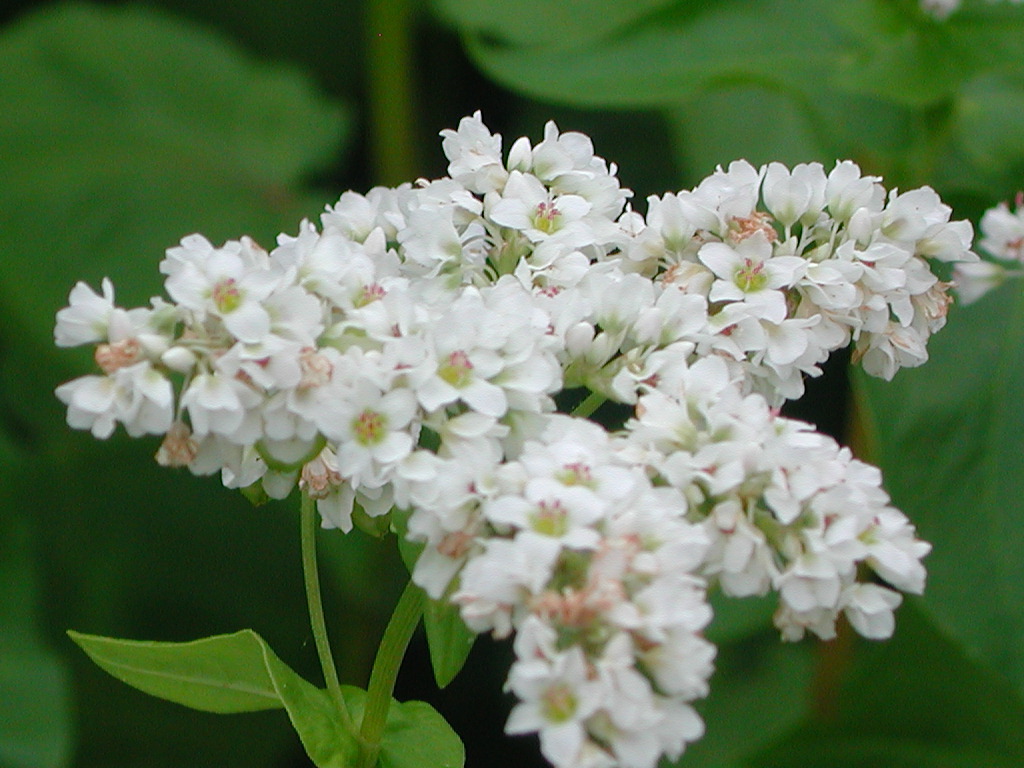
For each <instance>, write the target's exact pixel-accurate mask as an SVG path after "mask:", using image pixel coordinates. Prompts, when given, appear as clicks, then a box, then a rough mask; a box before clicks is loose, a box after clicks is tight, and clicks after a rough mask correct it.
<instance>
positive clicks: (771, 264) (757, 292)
mask: <svg viewBox="0 0 1024 768" xmlns="http://www.w3.org/2000/svg"><path fill="white" fill-rule="evenodd" d="M697 257H698V258H699V259H700V260H701V262H703V263H704V264H705V265H706V266H707V267H708V269H710V270H711V271H712V272H714V273H715V276H716V277H718V280H716V281H715V283H714V284H713V285H712V286H711V292H710V294H709V295H708V298H709V300H711V301H740V302H743V304H744V305H745V306H746V307H748V308H749V310H750V312H751V314H752V315H753V316H755V317H758V318H763V319H765V320H769V321H771V322H773V323H781V322H782V321H783V320H785V319H786V296H785V294H784V293H783V292H782V291H781V290H780V289H783V288H789V287H790V286H792V285H793V284H794V283H795V282H796V281H797V279H799V277H800V273H801V270H802V269H803V267H804V264H805V262H804V260H803V259H800V258H797V257H795V256H778V257H773V256H772V246H771V243H769V242H768V239H767V238H766V237H764V236H763V235H761V234H757V235H754V236H753V237H749V238H746V239H745V240H742V241H741V242H739V243H737V244H736V245H735V246H729V245H726V244H725V243H708V244H707V245H705V246H704V247H702V248H701V249H700V251H699V252H698V253H697Z"/></svg>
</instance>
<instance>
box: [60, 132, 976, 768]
mask: <svg viewBox="0 0 1024 768" xmlns="http://www.w3.org/2000/svg"><path fill="white" fill-rule="evenodd" d="M442 136H443V146H444V151H445V153H446V155H447V157H448V158H449V160H450V165H449V173H450V176H449V177H447V178H444V179H440V180H436V181H429V182H428V181H419V182H417V183H416V184H406V185H402V186H399V187H397V188H393V189H385V188H377V189H374V190H371V191H370V192H369V193H368V194H367V195H365V196H364V195H359V194H356V193H352V192H347V193H345V194H344V195H342V197H341V199H340V200H339V201H338V202H337V203H336V204H335V205H333V206H330V207H328V208H327V210H326V211H325V213H324V214H323V215H322V216H321V221H320V227H316V226H314V225H313V224H311V223H309V222H303V223H302V224H301V225H300V228H299V232H298V233H297V234H296V235H294V236H289V235H281V236H280V237H279V238H278V243H277V245H276V247H275V248H273V249H272V250H271V251H269V252H268V251H266V250H264V249H263V248H261V247H260V246H259V245H258V244H256V243H255V242H254V241H252V240H251V239H249V238H244V237H243V238H241V239H240V240H238V241H231V242H228V243H226V244H224V245H222V246H215V245H213V244H211V243H210V242H208V241H207V240H206V239H205V238H203V237H202V236H200V235H191V236H189V237H186V238H185V239H184V240H182V242H181V244H180V245H179V246H176V247H174V248H171V249H170V250H168V251H167V255H166V258H165V259H164V260H163V262H161V265H160V269H161V272H163V274H164V275H165V276H166V282H165V288H166V292H167V295H168V297H169V298H170V301H167V300H164V299H153V300H152V302H151V306H150V307H146V308H138V309H130V310H125V309H121V308H119V307H117V306H116V304H115V302H114V292H113V287H112V285H111V284H110V282H109V281H108V280H104V281H103V285H102V290H101V292H100V293H96V292H94V291H93V290H92V289H91V288H89V287H88V286H86V285H84V284H81V283H79V284H78V285H77V286H76V287H75V288H74V289H73V290H72V292H71V299H70V306H69V307H67V308H65V309H63V310H61V312H60V313H58V317H57V328H56V340H57V343H58V344H59V345H61V346H72V345H79V344H95V345H96V352H95V359H96V363H97V366H98V368H99V370H100V371H101V372H102V373H101V374H96V375H92V376H85V377H82V378H79V379H76V380H75V381H72V382H69V383H67V384H64V385H62V386H61V387H60V388H58V390H57V394H58V396H59V397H60V398H61V399H62V400H63V401H64V402H65V403H66V404H67V405H68V422H69V424H71V425H72V426H74V427H77V428H83V429H90V430H91V431H92V432H93V434H95V435H96V436H97V437H107V436H109V435H110V434H111V433H112V432H113V430H114V429H115V426H116V424H117V423H121V424H123V425H124V427H125V428H126V430H127V431H128V432H129V433H130V434H132V435H141V434H158V435H163V436H164V439H163V443H162V445H161V447H160V449H159V452H158V454H157V458H158V460H159V461H160V462H161V463H162V464H166V465H171V466H188V467H189V468H190V469H191V470H192V471H193V472H196V473H200V474H205V473H212V472H217V471H219V472H220V473H221V476H222V478H223V481H224V483H225V485H227V486H229V487H234V488H249V489H252V488H258V489H260V491H261V492H262V493H265V494H267V495H269V496H271V497H275V498H283V497H284V496H286V495H288V494H289V493H290V492H291V491H292V489H293V488H294V487H295V486H296V485H299V486H301V487H302V488H303V489H304V490H305V492H307V493H308V494H310V495H311V496H313V497H314V498H316V499H317V503H318V508H319V510H320V513H321V515H322V517H323V521H324V524H325V526H328V527H336V528H341V529H342V530H345V531H347V530H350V529H351V528H352V526H353V524H354V522H359V523H361V524H362V523H366V524H367V525H369V526H371V527H372V526H373V525H375V523H383V524H384V525H386V524H387V518H386V517H385V516H386V515H387V514H388V513H389V512H390V511H391V510H392V509H393V508H395V507H397V508H400V509H404V510H406V511H407V512H408V513H409V515H408V520H407V527H408V537H409V538H410V539H412V540H414V541H417V542H421V543H423V544H424V550H423V554H422V555H421V556H420V558H419V560H418V562H417V563H416V566H415V569H414V573H413V578H414V580H415V581H416V582H417V583H418V584H419V585H420V586H422V587H423V588H424V589H425V590H426V591H427V592H428V593H429V594H430V595H431V596H432V597H435V598H438V599H447V600H450V601H452V602H454V603H455V604H456V605H458V606H459V608H460V611H461V614H462V617H463V619H464V620H465V622H466V624H467V625H468V626H469V627H470V628H472V629H473V630H474V631H477V632H492V633H494V634H495V635H497V636H508V635H510V634H512V633H515V635H516V639H515V650H516V661H515V663H514V664H513V666H512V669H511V671H510V674H509V680H508V688H509V689H510V690H511V691H513V692H514V693H515V694H516V696H517V697H518V699H519V704H517V706H516V707H515V709H514V710H513V712H512V715H511V718H510V720H509V723H508V730H509V731H510V732H516V733H520V732H538V733H539V734H540V739H541V748H542V750H543V752H544V754H545V756H546V757H547V758H548V759H549V760H551V762H553V763H554V764H555V765H557V766H560V767H561V766H616V765H621V766H630V767H631V768H632V767H634V766H635V767H637V768H648V767H649V766H654V765H655V764H656V763H657V762H658V760H659V758H660V756H662V755H667V756H669V757H675V756H678V755H679V754H680V753H681V752H682V751H683V749H684V747H685V744H686V743H687V742H690V741H693V740H694V739H696V738H699V736H700V735H701V733H702V731H703V725H702V723H701V721H700V719H699V717H698V716H697V715H696V713H695V712H694V710H693V709H692V706H691V702H692V701H693V700H694V699H696V698H699V697H702V696H704V695H705V694H706V693H707V689H708V679H709V677H710V674H711V671H712V661H713V658H714V647H713V646H712V645H711V644H710V643H708V642H707V640H705V639H704V638H703V636H702V631H703V629H704V628H705V627H706V625H707V624H708V622H709V621H710V620H711V610H710V608H709V607H708V604H707V601H706V590H707V589H708V587H709V586H712V587H719V588H721V589H722V590H723V592H725V593H726V594H728V595H733V596H747V595H763V594H766V593H768V592H770V591H774V592H776V593H778V596H779V608H778V611H777V612H776V616H775V623H776V625H777V626H778V628H779V629H780V631H781V633H782V635H783V637H785V638H787V639H798V638H800V637H802V636H803V635H804V633H805V632H807V631H809V632H811V633H813V634H816V635H818V636H820V637H822V638H829V637H831V636H833V635H834V632H835V623H836V620H837V618H838V617H839V616H840V615H841V614H845V615H846V617H847V618H848V619H849V621H850V623H851V624H852V625H853V627H854V628H855V629H856V630H857V631H859V632H860V633H861V634H863V635H865V636H867V637H872V638H881V637H887V636H888V635H890V634H891V633H892V630H893V609H894V608H895V607H896V606H897V605H898V604H899V602H900V600H901V596H900V594H899V592H898V591H896V590H902V591H906V592H914V593H917V592H920V591H921V590H922V589H923V587H924V580H925V572H924V568H923V566H922V564H921V559H922V558H923V556H924V555H925V554H927V552H928V550H929V545H928V544H926V543H924V542H922V541H920V540H918V539H917V538H916V537H915V534H914V528H913V526H912V525H911V524H910V523H909V522H908V521H907V519H906V518H905V516H904V515H903V514H902V513H900V512H899V511H898V510H896V509H894V508H893V507H892V506H891V505H890V504H889V499H888V496H887V495H886V494H885V492H884V491H883V490H882V489H881V478H880V474H879V472H878V470H877V469H875V468H873V467H870V466H868V465H865V464H862V463H861V462H858V461H856V460H855V459H853V458H852V457H851V455H850V453H849V451H847V450H846V449H843V448H840V447H839V446H838V445H836V444H835V443H834V442H833V441H832V440H831V439H829V438H827V437H824V436H822V435H820V434H818V433H816V432H815V431H814V430H813V429H812V428H811V427H810V426H808V425H806V424H803V423H800V422H795V421H792V420H789V419H785V418H782V417H780V416H779V415H778V411H777V406H778V405H779V404H781V403H782V402H784V401H785V400H786V399H787V398H792V397H796V396H799V395H800V394H801V393H802V391H803V377H804V376H805V375H816V374H818V373H819V372H820V369H819V367H818V366H819V365H820V364H821V363H822V362H823V361H824V360H825V359H826V358H827V357H828V355H829V354H830V353H831V352H832V351H834V350H837V349H840V348H843V347H846V346H848V345H849V344H851V343H852V344H854V350H855V351H854V355H855V358H856V359H858V360H859V361H860V362H861V364H862V365H863V366H864V367H865V368H866V369H867V370H868V372H870V373H873V374H875V375H880V376H883V377H887V378H888V377H891V376H893V375H894V374H895V372H896V371H897V370H898V369H899V368H900V367H906V366H915V365H919V364H921V363H922V362H924V361H925V360H926V358H927V353H926V351H925V344H926V342H927V339H928V337H929V336H930V334H931V333H933V332H935V331H936V330H938V329H939V328H941V327H942V325H943V324H944V322H945V314H946V308H947V305H948V303H949V297H948V295H947V289H948V287H949V286H948V284H947V283H944V282H942V281H940V280H939V279H938V278H937V277H936V276H935V275H934V274H933V273H932V271H931V269H930V266H929V261H930V260H939V261H945V262H953V263H969V262H973V261H976V256H975V255H974V254H973V253H972V252H971V251H970V246H971V239H972V230H971V227H970V225H969V224H968V223H966V222H957V221H952V222H951V221H950V209H949V208H948V207H947V206H945V205H944V204H943V203H942V202H941V201H940V200H939V198H938V196H937V195H936V194H935V192H934V191H932V190H931V189H929V188H922V189H917V190H913V191H910V192H905V193H897V192H896V191H893V192H889V193H887V192H886V191H885V189H884V188H883V187H882V186H881V185H880V183H879V182H880V180H879V179H878V178H876V177H871V176H864V175H863V174H861V172H860V169H859V168H858V167H857V166H856V165H854V164H853V163H851V162H840V163H837V164H836V166H835V167H834V168H833V169H832V170H831V171H828V172H826V171H825V169H824V168H823V167H822V166H820V165H818V164H809V165H798V166H796V167H795V168H793V169H789V168H786V167H784V166H782V165H780V164H778V163H772V164H770V165H768V166H766V167H763V168H760V169H757V168H754V167H753V166H751V165H750V164H748V163H746V162H742V161H741V162H737V163H733V164H732V165H730V166H729V167H728V168H727V169H721V168H720V169H718V170H717V171H716V172H715V173H714V174H713V175H712V176H710V177H708V178H707V179H705V180H704V181H703V182H701V183H700V184H699V185H698V186H697V187H696V188H694V189H692V190H684V191H680V192H677V193H674V194H667V195H665V196H663V197H652V198H650V199H649V201H648V213H647V216H646V218H645V217H643V216H641V215H640V214H639V213H637V212H634V211H632V210H631V209H630V208H629V207H628V206H627V201H628V199H629V197H630V196H631V193H630V192H629V190H626V189H623V188H622V187H621V185H620V184H619V182H618V180H617V178H616V176H615V172H616V169H615V166H614V165H611V166H609V164H607V163H606V162H605V161H604V160H603V159H601V158H599V157H596V156H595V155H594V152H593V147H592V145H591V142H590V140H589V139H588V138H587V137H586V136H583V135H582V134H578V133H559V131H558V130H557V128H556V127H555V126H554V124H548V126H547V128H546V130H545V136H544V139H543V141H541V142H540V143H539V144H537V145H536V146H534V145H532V144H531V143H530V142H529V141H528V140H527V139H525V138H523V139H519V140H518V141H516V142H515V143H514V144H513V145H512V147H511V148H510V149H509V152H508V155H507V157H505V156H503V155H502V148H501V137H500V136H497V135H494V134H492V133H491V132H490V131H489V130H488V129H487V128H486V127H485V126H484V124H483V123H482V121H481V119H480V116H479V114H477V115H474V116H472V117H467V118H465V119H463V121H462V122H461V123H460V125H459V128H458V130H453V131H444V132H443V133H442ZM576 387H586V388H588V389H590V390H592V391H594V392H597V393H600V394H601V395H604V396H605V397H607V398H610V399H612V400H615V401H618V402H621V403H626V404H629V405H631V406H635V415H634V417H633V418H631V419H630V420H629V421H628V422H627V423H626V424H625V425H624V426H623V427H622V429H621V430H619V431H616V432H609V431H608V430H606V429H605V428H604V427H601V426H599V425H597V424H595V423H593V422H591V421H588V420H585V419H581V418H575V417H572V416H568V415H564V414H558V413H555V403H554V400H553V396H554V395H555V394H557V393H558V392H559V391H561V390H563V389H568V388H576Z"/></svg>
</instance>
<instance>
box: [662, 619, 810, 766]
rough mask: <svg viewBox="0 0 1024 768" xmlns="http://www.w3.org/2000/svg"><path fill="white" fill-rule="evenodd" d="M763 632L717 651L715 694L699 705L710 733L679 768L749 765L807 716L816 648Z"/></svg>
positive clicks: (712, 690) (713, 691)
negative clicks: (757, 754)
mask: <svg viewBox="0 0 1024 768" xmlns="http://www.w3.org/2000/svg"><path fill="white" fill-rule="evenodd" d="M720 602H721V601H720ZM731 602H739V603H746V602H748V601H738V600H735V599H733V600H732V601H731ZM755 602H763V601H755ZM716 620H717V617H716ZM763 627H764V625H763V624H762V625H761V627H760V631H759V632H758V633H756V634H754V635H749V636H748V637H746V638H745V639H744V640H740V641H736V642H731V643H729V644H727V645H722V646H720V647H719V650H718V656H717V657H716V659H715V674H714V676H713V677H712V678H711V693H710V694H709V695H708V697H707V699H706V700H704V701H702V702H699V703H698V705H697V708H698V709H699V710H700V713H701V716H702V717H703V718H704V724H705V727H706V729H707V730H706V732H705V734H704V736H703V737H702V738H701V739H700V741H698V742H696V743H695V744H692V745H690V746H688V747H687V749H686V752H685V753H684V755H683V757H682V759H681V760H679V761H678V763H676V764H677V765H678V766H679V767H680V768H738V767H739V766H743V765H746V764H747V763H746V760H747V759H748V758H749V756H750V755H751V754H753V753H755V752H756V751H758V750H760V749H763V748H764V747H765V746H766V745H769V744H772V743H774V742H775V741H776V740H777V739H778V738H779V737H780V736H782V735H784V734H786V733H788V732H789V731H791V730H792V729H794V728H796V727H797V726H798V725H799V724H800V723H802V722H803V721H804V719H805V718H806V717H807V714H808V712H809V708H810V706H811V700H810V694H809V693H808V686H809V684H810V681H811V678H812V674H813V662H814V655H813V654H814V651H815V650H816V647H815V646H814V645H812V644H808V643H804V644H799V645H794V644H783V643H781V642H780V641H779V639H778V633H777V632H775V631H774V630H772V631H770V632H765V631H764V628H763Z"/></svg>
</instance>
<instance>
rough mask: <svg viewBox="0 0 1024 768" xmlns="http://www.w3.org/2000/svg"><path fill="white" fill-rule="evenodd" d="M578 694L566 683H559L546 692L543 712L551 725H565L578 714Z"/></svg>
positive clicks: (543, 699)
mask: <svg viewBox="0 0 1024 768" xmlns="http://www.w3.org/2000/svg"><path fill="white" fill-rule="evenodd" d="M577 703H578V702H577V701H576V694H575V693H573V690H572V688H570V687H569V686H568V685H567V684H566V683H558V684H557V685H553V686H551V687H550V688H548V689H547V690H546V691H544V696H543V698H542V699H541V710H542V711H543V712H544V719H545V720H547V721H548V722H549V723H564V722H565V721H566V720H569V719H570V718H572V716H573V715H574V714H576V705H577Z"/></svg>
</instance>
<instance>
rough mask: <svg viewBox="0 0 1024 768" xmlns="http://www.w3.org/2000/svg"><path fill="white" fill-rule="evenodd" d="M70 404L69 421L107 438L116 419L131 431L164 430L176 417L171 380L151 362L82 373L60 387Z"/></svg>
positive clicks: (140, 433)
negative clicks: (106, 373)
mask: <svg viewBox="0 0 1024 768" xmlns="http://www.w3.org/2000/svg"><path fill="white" fill-rule="evenodd" d="M57 397H58V398H60V400H61V402H63V403H64V404H65V405H67V406H68V416H67V420H68V425H69V426H71V427H73V428H75V429H88V430H90V431H91V432H92V433H93V435H94V436H95V437H99V438H107V437H110V435H111V434H113V432H114V427H115V426H116V424H117V422H121V423H122V424H124V426H125V429H126V430H127V432H128V434H129V435H131V436H133V437H138V436H139V435H144V434H163V433H165V432H167V430H169V429H170V428H171V424H172V422H173V420H174V410H173V406H174V397H173V393H172V390H171V383H170V382H169V381H168V380H167V379H166V378H164V376H163V375H162V374H160V373H159V372H158V371H156V370H154V369H153V367H152V366H151V365H150V364H149V363H148V362H145V361H143V362H140V363H136V364H134V365H130V366H126V367H122V368H119V369H117V370H116V371H114V372H113V373H112V374H111V375H109V376H83V377H81V378H78V379H75V380H74V381H70V382H68V383H67V384H62V385H61V386H59V387H57Z"/></svg>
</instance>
